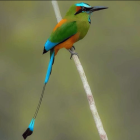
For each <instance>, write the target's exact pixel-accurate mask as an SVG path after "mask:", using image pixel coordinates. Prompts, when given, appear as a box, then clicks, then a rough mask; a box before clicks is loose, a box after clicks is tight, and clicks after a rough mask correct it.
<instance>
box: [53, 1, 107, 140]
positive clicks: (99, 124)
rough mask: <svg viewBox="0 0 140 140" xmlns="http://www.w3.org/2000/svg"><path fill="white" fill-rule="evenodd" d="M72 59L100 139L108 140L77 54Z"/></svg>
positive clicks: (58, 17) (57, 16)
mask: <svg viewBox="0 0 140 140" xmlns="http://www.w3.org/2000/svg"><path fill="white" fill-rule="evenodd" d="M52 5H53V8H54V11H55V15H56V18H57V22H59V21H60V20H61V19H62V17H61V14H60V10H59V7H58V3H57V1H54V0H52ZM72 51H73V52H74V50H73V49H72ZM73 60H74V62H75V65H76V67H77V70H78V72H79V75H80V77H81V80H82V83H83V86H84V89H85V92H86V95H87V99H88V102H89V106H90V110H91V112H92V115H93V118H94V121H95V124H96V127H97V130H98V133H99V136H100V139H101V140H108V138H107V134H106V132H105V130H104V128H103V125H102V122H101V119H100V116H99V114H98V111H97V108H96V105H95V101H94V98H93V95H92V92H91V89H90V86H89V84H88V81H87V78H86V75H85V72H84V70H83V67H82V65H81V63H80V60H79V58H78V57H77V55H73Z"/></svg>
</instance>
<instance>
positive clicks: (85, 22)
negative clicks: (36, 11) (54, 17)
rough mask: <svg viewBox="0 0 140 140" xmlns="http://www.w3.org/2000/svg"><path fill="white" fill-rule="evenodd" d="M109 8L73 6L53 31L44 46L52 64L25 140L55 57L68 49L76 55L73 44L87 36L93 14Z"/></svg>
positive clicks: (85, 5)
mask: <svg viewBox="0 0 140 140" xmlns="http://www.w3.org/2000/svg"><path fill="white" fill-rule="evenodd" d="M107 8H108V7H104V6H94V7H92V6H90V5H89V4H87V3H84V2H80V3H76V4H73V5H72V6H71V7H70V9H69V10H68V12H67V13H66V15H65V17H64V18H63V19H62V20H61V21H60V22H59V23H58V24H57V25H56V26H55V28H54V29H53V31H52V33H51V35H50V37H49V38H48V40H47V41H46V43H45V45H44V50H43V54H45V53H47V52H48V51H50V62H49V65H48V70H47V74H46V78H45V82H44V87H43V91H42V94H41V97H40V100H39V104H38V106H37V109H36V111H35V114H34V116H33V119H32V120H31V123H30V124H29V126H28V128H27V130H26V131H25V132H24V133H23V135H22V136H23V138H24V139H26V137H27V136H29V135H31V134H32V133H33V129H34V123H35V118H36V116H37V113H38V110H39V108H40V104H41V101H42V98H43V94H44V90H45V85H46V84H47V82H48V80H49V77H50V74H51V71H52V65H53V63H54V58H55V55H56V54H57V52H58V51H59V49H61V48H66V49H68V50H69V52H70V53H71V56H72V55H74V54H76V53H73V52H72V51H71V48H72V47H73V48H74V46H73V44H74V43H75V42H77V41H79V40H81V39H83V38H84V37H85V35H86V34H87V32H88V30H89V27H90V24H91V19H90V16H91V13H93V12H95V11H99V10H103V9H107ZM76 55H77V54H76Z"/></svg>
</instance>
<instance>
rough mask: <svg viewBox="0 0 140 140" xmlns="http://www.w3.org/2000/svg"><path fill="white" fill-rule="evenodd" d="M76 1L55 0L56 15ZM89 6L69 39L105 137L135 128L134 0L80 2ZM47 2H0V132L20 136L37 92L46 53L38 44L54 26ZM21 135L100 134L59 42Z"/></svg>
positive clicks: (137, 36)
mask: <svg viewBox="0 0 140 140" xmlns="http://www.w3.org/2000/svg"><path fill="white" fill-rule="evenodd" d="M76 2H80V1H69V2H64V1H59V2H58V4H59V7H60V10H61V14H62V16H64V15H65V13H66V11H67V10H68V9H69V7H70V5H72V4H74V3H76ZM84 2H86V3H89V4H90V5H92V6H95V5H96V6H108V7H109V9H107V10H103V11H98V12H95V13H94V14H93V15H92V17H91V27H90V30H89V32H88V34H87V36H86V37H85V38H84V39H83V40H82V41H80V42H78V43H76V44H75V46H76V52H77V53H78V54H79V57H80V61H81V63H82V65H83V68H84V70H85V73H86V76H87V79H88V82H89V84H90V87H91V90H92V92H93V96H94V98H95V103H96V106H97V109H98V112H99V115H100V117H101V120H102V123H103V126H104V128H105V130H106V133H107V134H108V138H109V140H138V139H139V133H140V127H139V126H140V121H139V118H140V74H139V72H140V18H139V13H140V8H139V7H140V2H136V1H135V2H133V1H131V2H130V1H124V2H121V1H115V2H114V1H113V2H111V1H84ZM56 23H57V22H56V17H55V14H54V10H53V7H52V4H51V1H30V2H28V1H26V2H18V1H15V2H14V1H13V2H9V1H5V2H4V1H1V2H0V139H1V140H22V139H23V138H22V134H23V132H24V131H25V130H26V128H27V127H28V125H29V123H30V121H31V119H32V116H33V114H34V111H35V109H36V106H37V103H38V100H39V98H40V94H41V91H42V87H43V83H44V79H45V75H46V70H47V66H48V62H49V54H45V55H42V52H43V46H44V44H45V42H46V40H47V38H48V37H49V35H50V33H51V31H52V30H53V28H54V26H55V25H56ZM27 139H28V140H37V139H39V140H93V139H94V140H100V138H99V136H98V132H97V129H96V127H95V123H94V120H93V118H92V114H91V112H90V109H89V105H88V101H87V98H86V94H85V92H84V89H83V86H82V82H81V80H80V77H79V74H78V72H77V69H76V67H75V64H74V62H73V60H70V53H69V52H68V51H67V50H65V49H61V50H60V51H59V52H58V55H57V56H56V59H55V62H54V65H53V71H52V74H51V77H50V80H49V83H48V84H47V86H46V91H45V95H44V98H43V102H42V105H41V108H40V112H39V114H38V116H37V119H36V122H35V130H34V133H33V135H32V136H30V137H28V138H27Z"/></svg>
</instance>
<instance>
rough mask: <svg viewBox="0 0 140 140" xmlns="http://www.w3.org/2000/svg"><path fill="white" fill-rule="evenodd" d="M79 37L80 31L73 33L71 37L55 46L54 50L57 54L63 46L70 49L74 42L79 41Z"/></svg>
mask: <svg viewBox="0 0 140 140" xmlns="http://www.w3.org/2000/svg"><path fill="white" fill-rule="evenodd" d="M78 39H79V33H77V34H75V35H73V36H72V37H70V38H69V39H67V40H66V41H64V42H62V43H60V44H58V45H56V46H55V47H54V50H55V55H56V54H57V52H58V50H59V49H61V48H66V49H70V48H71V47H72V46H73V44H74V43H75V42H76V41H78Z"/></svg>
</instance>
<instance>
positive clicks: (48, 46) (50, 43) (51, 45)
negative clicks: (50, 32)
mask: <svg viewBox="0 0 140 140" xmlns="http://www.w3.org/2000/svg"><path fill="white" fill-rule="evenodd" d="M57 44H59V43H53V42H51V41H50V40H49V39H48V40H47V41H46V43H45V45H44V48H45V50H46V51H49V50H51V49H52V48H53V47H54V46H56V45H57Z"/></svg>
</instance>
